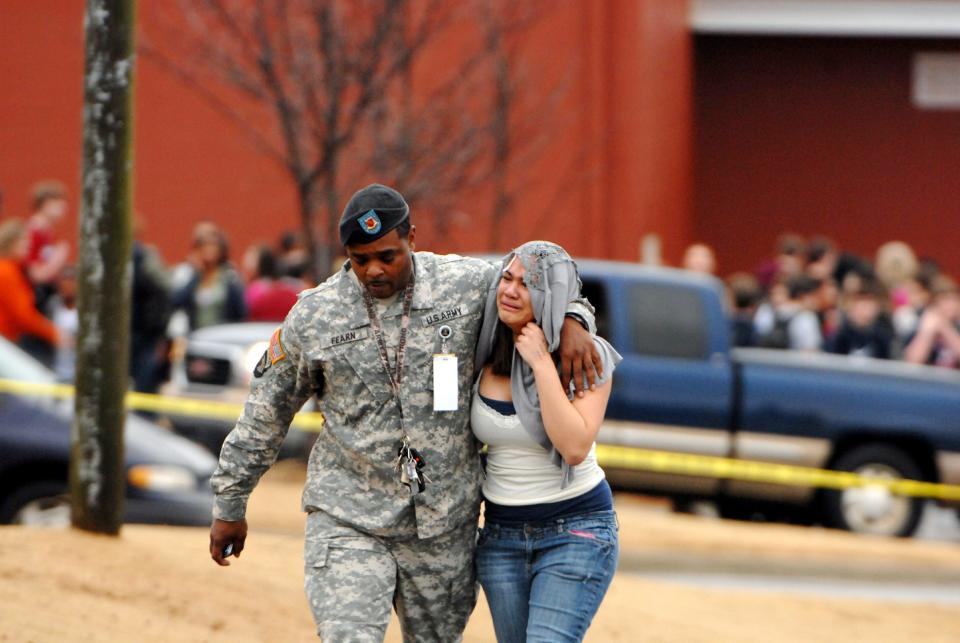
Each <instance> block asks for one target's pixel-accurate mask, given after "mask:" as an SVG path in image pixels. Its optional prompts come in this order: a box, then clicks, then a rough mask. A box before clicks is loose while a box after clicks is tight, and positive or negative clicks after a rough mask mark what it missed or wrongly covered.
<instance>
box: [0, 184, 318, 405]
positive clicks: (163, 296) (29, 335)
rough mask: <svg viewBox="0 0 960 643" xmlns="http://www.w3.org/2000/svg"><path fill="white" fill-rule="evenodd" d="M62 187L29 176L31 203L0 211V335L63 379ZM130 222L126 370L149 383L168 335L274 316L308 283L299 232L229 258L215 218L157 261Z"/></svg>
mask: <svg viewBox="0 0 960 643" xmlns="http://www.w3.org/2000/svg"><path fill="white" fill-rule="evenodd" d="M68 208H69V195H68V192H67V189H66V187H65V186H64V185H63V184H61V183H59V182H57V181H42V182H40V183H37V184H36V185H35V186H34V188H33V191H32V213H31V214H30V215H29V216H28V217H26V218H18V217H4V218H3V219H2V220H0V290H2V292H3V293H4V296H3V297H2V298H0V335H2V336H3V337H5V338H6V339H8V340H10V341H11V342H14V343H16V344H18V345H19V346H20V347H21V348H23V349H24V350H26V351H27V352H28V353H30V354H31V355H33V356H34V357H36V358H37V359H38V360H40V361H41V362H42V363H44V364H46V365H47V366H49V367H51V368H52V369H54V370H55V372H56V374H57V377H58V378H59V379H60V380H62V381H65V382H70V381H73V379H74V369H75V339H76V335H77V331H78V326H79V324H78V317H77V307H76V305H77V270H76V268H75V266H74V265H72V264H70V263H69V259H70V249H69V244H68V243H67V241H65V240H63V239H62V238H60V237H59V227H60V223H61V221H62V220H63V218H64V217H65V215H66V213H67V212H68ZM139 228H140V227H139V225H138V224H137V222H135V224H134V241H133V249H132V257H133V260H132V268H133V270H132V284H131V300H132V301H131V303H132V305H131V324H130V376H131V381H132V386H133V388H134V390H137V391H140V392H148V393H154V392H157V390H159V387H160V385H161V384H162V383H163V382H164V380H165V379H166V377H167V374H168V365H169V362H168V355H169V348H170V342H171V340H172V339H173V338H176V337H178V336H182V335H185V334H186V333H188V332H190V331H191V330H195V329H197V328H203V327H205V326H211V325H214V324H220V323H227V322H236V321H245V320H249V321H277V322H279V321H282V320H283V318H284V317H285V316H286V314H287V312H288V311H289V310H290V308H291V307H292V306H293V304H294V303H295V302H296V300H297V294H298V293H299V292H300V291H301V290H303V289H304V288H308V287H311V286H313V285H315V283H316V280H315V278H314V275H313V274H312V269H311V268H312V267H311V264H310V258H309V252H308V250H307V247H306V243H305V242H304V241H303V236H302V234H300V233H299V232H296V231H289V232H285V233H283V234H282V235H281V237H280V238H279V239H278V240H277V243H276V246H275V247H272V246H271V245H269V244H266V243H258V244H255V245H253V246H251V247H250V248H249V249H247V251H246V252H245V253H244V255H243V257H242V259H241V261H240V262H239V264H234V263H233V262H232V261H231V258H230V247H229V244H228V242H227V237H226V235H225V233H224V232H223V230H221V229H220V228H219V227H218V226H217V225H216V224H215V223H213V222H211V221H201V222H199V223H197V224H196V226H195V227H194V229H193V234H192V238H191V244H190V250H189V253H188V254H187V256H186V257H185V259H184V260H183V261H182V262H181V263H179V264H177V265H176V266H173V267H172V268H169V269H168V268H167V267H166V266H165V265H164V263H163V261H162V260H161V258H160V255H159V254H158V253H157V251H156V250H155V249H154V248H152V247H151V246H150V245H148V244H146V243H144V242H143V241H142V240H141V238H140V237H141V235H140V234H139V232H140V229H139Z"/></svg>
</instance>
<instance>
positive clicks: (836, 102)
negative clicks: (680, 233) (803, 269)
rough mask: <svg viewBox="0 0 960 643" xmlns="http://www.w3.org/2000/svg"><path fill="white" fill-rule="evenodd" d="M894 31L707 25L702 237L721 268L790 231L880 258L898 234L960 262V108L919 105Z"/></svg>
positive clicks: (702, 73)
mask: <svg viewBox="0 0 960 643" xmlns="http://www.w3.org/2000/svg"><path fill="white" fill-rule="evenodd" d="M939 50H950V51H958V50H960V44H958V43H957V42H956V41H953V42H937V41H911V40H895V39H821V38H759V37H753V38H748V37H698V39H697V43H696V60H697V62H696V114H695V122H696V138H695V141H696V142H695V146H694V149H695V150H696V153H695V174H696V179H695V186H696V191H695V193H696V204H695V210H694V221H695V224H694V236H695V237H697V238H700V239H703V240H705V241H707V242H708V243H710V244H712V245H714V246H715V247H716V249H717V251H718V254H719V261H720V268H721V270H722V271H723V272H724V273H727V272H730V271H733V270H738V269H752V268H753V267H755V266H756V265H757V263H758V262H759V261H760V260H761V259H762V258H764V257H766V256H767V255H769V254H770V253H771V249H772V247H773V245H774V242H775V240H776V238H777V235H778V234H780V233H781V232H785V231H792V232H797V233H800V234H803V235H808V236H809V235H813V234H826V235H828V236H830V237H832V238H834V239H835V240H836V241H837V242H838V243H839V244H840V245H841V246H842V247H843V248H846V249H849V250H851V251H854V252H857V253H860V254H863V255H865V256H868V257H872V256H873V255H874V253H875V251H876V248H877V247H878V246H879V245H880V244H882V243H883V242H885V241H888V240H891V239H901V240H903V241H906V242H908V243H909V244H910V245H912V246H913V248H914V250H915V251H916V252H917V253H918V254H920V255H929V256H932V257H934V258H936V259H937V260H939V261H940V262H941V263H942V264H943V265H944V266H945V267H946V268H947V269H948V270H949V271H951V272H953V273H954V274H958V273H960V253H958V252H957V248H958V247H960V228H958V227H957V225H956V222H957V220H958V218H960V198H958V194H960V144H958V143H960V111H957V110H954V111H923V110H919V109H917V108H915V107H913V105H912V104H911V98H910V97H911V64H912V63H911V61H912V56H913V53H914V52H915V51H939Z"/></svg>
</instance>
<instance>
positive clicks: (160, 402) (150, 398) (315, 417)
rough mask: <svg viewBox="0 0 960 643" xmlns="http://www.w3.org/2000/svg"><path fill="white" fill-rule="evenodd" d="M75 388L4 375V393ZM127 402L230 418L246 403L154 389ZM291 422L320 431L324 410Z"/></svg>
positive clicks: (0, 384)
mask: <svg viewBox="0 0 960 643" xmlns="http://www.w3.org/2000/svg"><path fill="white" fill-rule="evenodd" d="M73 392H74V391H73V386H71V385H69V384H40V383H36V382H21V381H18V380H4V379H0V393H13V394H15V395H26V396H33V397H52V398H57V399H68V398H71V397H73ZM126 405H127V408H129V409H133V410H137V411H152V412H154V413H168V414H170V415H184V416H189V417H200V418H213V419H218V420H228V421H236V419H237V418H238V417H240V413H241V412H242V411H243V406H242V405H240V404H230V403H227V402H214V401H210V400H198V399H196V398H188V397H170V396H165V395H153V394H151V393H135V392H132V391H131V392H129V393H127V396H126ZM291 426H293V427H296V428H297V429H300V430H301V431H320V427H322V426H323V415H321V414H320V413H298V414H297V415H296V416H295V417H294V418H293V423H292V424H291Z"/></svg>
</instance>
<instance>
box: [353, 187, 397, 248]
mask: <svg viewBox="0 0 960 643" xmlns="http://www.w3.org/2000/svg"><path fill="white" fill-rule="evenodd" d="M409 218H410V206H408V205H407V202H406V201H404V200H403V195H402V194H400V193H399V192H397V191H396V190H394V189H393V188H389V187H387V186H386V185H380V184H379V183H371V184H370V185H368V186H367V187H365V188H363V189H361V190H357V192H356V193H354V195H353V196H352V197H350V200H349V201H347V206H346V207H345V208H344V209H343V215H342V216H341V217H340V243H341V244H342V245H344V246H348V245H352V244H358V243H359V244H363V243H370V242H372V241H376V240H377V239H379V238H380V237H382V236H383V235H385V234H387V233H388V232H390V231H391V230H393V229H394V228H396V227H397V226H398V225H400V224H401V223H403V222H404V221H406V220H408V219H409Z"/></svg>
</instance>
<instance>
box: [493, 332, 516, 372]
mask: <svg viewBox="0 0 960 643" xmlns="http://www.w3.org/2000/svg"><path fill="white" fill-rule="evenodd" d="M487 363H488V364H490V367H491V370H492V371H493V374H494V375H506V376H508V377H509V376H510V368H511V367H512V366H513V331H512V330H510V327H509V326H507V325H506V324H504V323H503V322H502V321H498V322H497V331H496V332H495V333H494V335H493V350H492V351H490V357H489V358H488V361H487Z"/></svg>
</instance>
